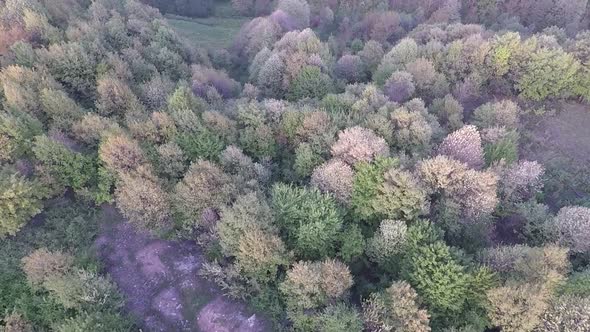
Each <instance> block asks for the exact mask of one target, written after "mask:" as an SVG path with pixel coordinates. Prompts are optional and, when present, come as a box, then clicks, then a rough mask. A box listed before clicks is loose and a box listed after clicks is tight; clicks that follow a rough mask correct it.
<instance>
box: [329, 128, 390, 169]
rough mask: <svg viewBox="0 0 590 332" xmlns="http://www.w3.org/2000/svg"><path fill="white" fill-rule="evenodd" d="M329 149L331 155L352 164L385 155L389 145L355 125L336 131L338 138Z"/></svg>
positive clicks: (370, 132) (387, 152)
mask: <svg viewBox="0 0 590 332" xmlns="http://www.w3.org/2000/svg"><path fill="white" fill-rule="evenodd" d="M331 151H332V156H333V157H336V158H340V159H342V160H343V161H344V162H346V163H347V164H349V165H351V166H354V165H355V164H357V163H359V162H361V161H364V162H370V161H372V160H373V159H375V158H376V157H387V156H388V155H389V146H387V142H385V140H384V139H383V138H381V137H379V136H377V135H375V134H374V133H373V132H372V131H371V130H369V129H366V128H362V127H358V126H357V127H352V128H347V129H345V130H343V131H341V132H340V133H338V140H337V141H336V142H335V143H334V144H333V145H332V148H331Z"/></svg>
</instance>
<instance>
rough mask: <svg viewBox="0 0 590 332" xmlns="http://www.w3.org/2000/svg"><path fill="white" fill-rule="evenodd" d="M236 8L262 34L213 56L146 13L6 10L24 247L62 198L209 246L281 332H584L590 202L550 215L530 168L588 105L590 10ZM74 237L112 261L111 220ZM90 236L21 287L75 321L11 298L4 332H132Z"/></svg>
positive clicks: (236, 288)
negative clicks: (540, 130) (94, 258)
mask: <svg viewBox="0 0 590 332" xmlns="http://www.w3.org/2000/svg"><path fill="white" fill-rule="evenodd" d="M146 2H148V3H149V4H151V5H153V6H154V7H156V8H159V9H160V11H162V12H164V13H181V14H183V15H194V16H206V15H209V13H210V11H211V8H212V3H211V2H207V1H192V0H191V1H175V2H170V1H167V2H165V1H164V2H163V1H146ZM232 6H233V7H234V8H235V10H237V11H238V12H240V13H241V14H243V15H254V16H257V17H255V18H253V19H252V20H250V21H249V22H247V23H246V24H245V25H244V26H243V27H242V28H241V29H240V31H239V33H238V34H237V35H236V38H235V41H234V43H233V45H232V46H231V47H229V48H228V49H227V50H222V51H219V52H206V51H203V50H199V49H195V48H194V47H193V46H192V45H189V44H187V43H185V42H184V41H183V40H181V39H180V38H179V37H178V36H177V35H176V33H175V32H174V31H173V30H172V29H171V28H170V27H169V26H168V25H167V24H166V21H165V19H164V18H163V16H162V15H161V14H160V13H159V12H158V10H156V9H154V8H152V7H149V6H146V5H144V4H142V3H139V2H137V1H135V0H125V1H119V2H117V1H110V0H96V1H92V2H91V3H89V2H85V1H81V2H79V1H71V0H60V1H52V2H49V1H46V0H28V1H20V0H10V1H5V2H3V3H2V4H0V54H2V59H1V61H0V237H1V238H2V239H3V240H2V241H10V243H11V244H12V243H18V242H19V241H21V240H20V238H19V237H20V236H21V235H20V234H29V230H28V228H29V226H27V224H29V223H30V221H31V219H32V218H34V217H35V216H36V215H38V214H40V213H41V212H43V211H44V209H45V208H46V207H47V206H50V205H51V204H54V203H53V202H55V201H54V200H49V199H53V198H63V197H66V198H68V199H71V200H72V201H74V202H76V204H81V205H83V206H84V207H85V208H86V209H90V210H91V209H93V208H94V207H96V206H98V205H101V204H103V203H107V204H114V205H115V206H116V207H117V208H118V209H119V210H120V212H121V213H122V215H123V216H124V217H125V218H126V220H127V221H128V222H129V223H130V224H131V225H133V226H134V227H136V228H139V229H142V230H144V231H148V232H151V233H152V234H153V235H154V236H166V237H168V238H171V237H172V238H179V239H183V240H190V241H195V242H197V243H198V244H199V245H200V246H202V247H203V250H204V252H205V253H206V254H207V257H208V258H210V259H211V261H210V262H207V263H205V264H204V265H203V268H202V269H201V271H200V272H199V273H200V274H202V275H204V276H206V277H210V278H211V279H213V280H214V281H216V282H217V283H218V284H220V285H221V286H222V287H223V288H224V289H225V290H226V291H227V293H228V294H229V295H231V296H234V297H236V298H240V299H245V300H248V301H249V302H250V303H252V304H253V305H255V306H257V307H258V308H259V309H261V310H263V311H265V312H267V313H269V316H271V317H272V318H273V319H274V321H275V323H276V324H279V325H282V326H281V328H286V329H294V330H298V331H431V330H433V331H484V330H486V329H490V330H491V329H501V330H502V331H536V330H547V331H560V330H567V329H571V327H572V326H575V327H576V328H581V329H584V327H583V326H585V325H584V324H585V323H586V322H587V317H586V316H587V311H588V310H587V306H588V303H587V302H588V299H589V298H590V291H589V290H590V287H589V286H588V283H589V282H588V280H590V278H588V275H587V274H588V273H586V272H579V271H585V270H587V269H588V261H589V260H588V257H589V256H588V254H589V252H590V247H589V245H588V243H590V241H589V240H590V212H588V211H589V210H588V208H587V207H585V206H586V205H588V204H587V202H584V201H582V202H576V203H573V202H569V203H568V204H567V205H563V204H557V203H556V202H554V201H552V200H550V199H546V198H547V197H548V195H549V194H551V193H552V190H553V189H556V186H554V185H553V186H544V184H545V180H546V179H547V178H548V177H552V178H555V177H556V176H555V174H554V173H552V170H551V169H550V168H549V166H548V165H542V164H541V162H539V161H534V160H526V159H525V158H524V156H525V154H523V153H522V151H523V147H524V144H523V143H528V142H529V139H528V138H529V136H530V135H528V133H527V127H528V126H529V125H530V123H531V122H536V121H537V118H536V117H539V116H544V115H540V113H542V112H538V111H539V110H542V108H543V107H544V106H545V104H546V105H559V103H561V102H566V101H567V102H574V101H576V102H586V101H588V99H590V89H589V88H588V86H590V84H589V82H590V74H589V73H590V70H589V68H588V63H589V61H590V51H589V50H590V48H589V47H588V45H590V33H588V32H587V31H580V28H581V27H582V26H583V24H584V22H585V20H587V18H584V15H585V14H583V13H584V12H585V2H584V1H565V0H563V1H553V2H552V1H528V2H527V1H511V0H509V1H503V2H494V1H487V2H482V1H471V0H463V1H457V0H441V1H421V0H420V1H405V0H403V1H390V2H387V1H381V0H375V1H363V2H360V1H346V2H334V1H314V2H311V3H308V2H307V1H305V0H280V1H277V2H276V3H271V2H270V1H265V0H256V1H249V0H235V1H232ZM554 8H558V9H559V10H554ZM505 12H510V13H512V14H511V15H512V16H510V17H508V16H506V15H504V14H503V13H505ZM586 16H587V15H586ZM521 154H522V155H521ZM557 190H559V188H557ZM582 200H583V199H582ZM575 204H578V205H575ZM562 205H563V206H562ZM49 210H51V207H49ZM65 213H66V214H68V213H70V214H72V215H73V214H75V213H74V212H72V211H69V212H68V211H66V212H65ZM50 219H51V218H50ZM57 219H59V220H61V221H59V222H58V221H51V220H53V219H51V220H50V222H55V223H56V224H58V225H62V226H63V223H65V222H66V221H64V220H67V222H68V224H67V225H68V227H65V226H64V227H54V230H53V231H52V232H57V231H56V230H55V229H61V228H63V229H67V230H68V232H69V230H70V229H71V230H72V232H74V233H75V234H77V235H78V236H80V238H83V239H84V240H85V241H86V242H87V243H91V236H93V234H95V233H96V229H87V228H86V227H91V226H92V225H93V224H92V223H89V224H84V223H82V222H80V220H83V219H81V218H78V217H76V218H67V216H66V217H64V218H56V219H55V220H57ZM94 226H96V225H94ZM70 227H71V228H70ZM43 229H44V230H45V231H47V232H50V230H47V229H45V228H43ZM68 234H70V233H68ZM72 234H73V233H72ZM71 236H72V235H71V234H70V235H68V236H62V235H59V234H53V233H51V235H50V237H55V238H56V240H55V241H57V243H58V244H55V243H54V242H53V240H52V241H49V240H47V239H46V240H47V241H48V242H47V241H45V240H44V241H41V240H39V241H38V242H34V243H35V246H34V248H33V247H32V248H28V249H27V250H26V252H24V251H19V252H18V255H17V256H15V257H18V259H19V260H20V259H21V258H23V260H22V263H21V262H17V263H15V262H14V261H12V262H10V264H7V265H6V266H9V267H10V269H7V270H9V271H10V276H9V277H7V278H6V280H8V282H4V280H5V279H4V277H3V276H2V278H1V279H2V281H3V282H2V283H0V284H7V285H12V284H15V285H18V286H19V287H21V288H18V289H19V290H18V292H19V293H18V294H21V295H22V294H25V293H26V294H28V295H26V296H28V297H27V299H29V297H30V296H33V295H31V294H38V295H40V296H44V297H47V298H50V299H51V301H53V302H52V303H53V305H55V307H56V308H58V309H55V310H61V311H60V312H62V314H63V315H62V316H63V317H62V316H60V319H56V318H48V317H45V316H43V317H40V315H41V314H40V313H39V312H43V310H45V307H43V308H44V309H43V310H41V309H40V307H39V306H40V304H39V303H37V302H35V303H34V304H31V307H30V308H33V309H30V308H29V309H27V308H25V307H23V306H22V305H16V306H12V305H8V304H5V303H9V302H10V303H13V302H14V303H16V302H15V297H16V295H13V294H15V293H12V292H10V293H3V292H1V291H0V309H1V311H2V313H3V314H4V312H5V313H6V317H5V318H4V319H3V320H2V325H4V327H5V329H21V330H27V329H30V328H33V329H39V330H44V329H48V328H49V327H51V328H55V327H56V326H57V327H58V328H57V329H58V330H62V331H69V330H83V331H92V330H96V329H97V326H102V327H101V328H102V329H103V330H104V329H106V330H113V331H117V330H129V325H128V323H127V321H126V319H125V318H124V317H123V316H121V315H120V313H119V311H118V310H119V308H120V306H121V299H120V298H119V297H118V295H116V291H115V288H114V285H113V284H112V283H111V282H110V281H109V280H108V278H106V277H105V276H103V275H101V274H99V273H97V272H96V271H95V270H94V269H91V268H89V267H88V266H85V265H83V264H80V262H79V259H77V258H76V257H74V256H76V255H75V254H76V252H75V250H74V249H77V248H80V245H79V244H78V243H77V240H75V239H77V237H74V239H72V238H70V237H71ZM27 243H28V242H27ZM70 245H71V246H72V248H74V249H72V251H65V249H64V248H68V246H70ZM17 247H18V246H16V245H14V246H13V245H10V246H5V247H2V248H0V254H2V255H3V254H4V253H11V252H10V250H13V249H14V248H17ZM14 250H16V249H14ZM0 256H1V255H0ZM1 258H2V257H0V259H1ZM0 265H1V264H0ZM1 266H4V265H1ZM572 271H578V272H575V273H572ZM5 294H10V295H5ZM21 295H19V296H21ZM22 296H25V295H22ZM34 296H37V295H34ZM9 300H10V301H9ZM359 300H360V302H359ZM18 303H25V302H18ZM26 303H28V302H26ZM52 310H53V309H52ZM51 312H53V311H51ZM48 316H49V315H48ZM62 318H63V319H62ZM100 324H103V325H100ZM105 324H106V325H105ZM108 324H113V325H112V326H111V325H108ZM105 326H106V327H105ZM277 329H279V328H278V327H277Z"/></svg>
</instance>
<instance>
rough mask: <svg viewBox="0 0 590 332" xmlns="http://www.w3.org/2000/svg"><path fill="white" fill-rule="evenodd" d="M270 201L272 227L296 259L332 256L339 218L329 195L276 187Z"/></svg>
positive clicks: (340, 218) (302, 189)
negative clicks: (272, 216) (273, 222)
mask: <svg viewBox="0 0 590 332" xmlns="http://www.w3.org/2000/svg"><path fill="white" fill-rule="evenodd" d="M271 201H272V204H271V207H272V210H273V211H274V214H275V218H276V224H277V225H278V226H279V228H280V231H281V234H284V237H285V239H286V242H287V245H289V246H290V247H291V248H293V249H294V250H295V253H296V255H297V257H301V258H306V259H317V258H322V257H329V256H331V255H332V254H333V253H334V252H335V249H336V248H335V246H336V244H337V241H338V234H339V233H340V231H341V229H342V216H341V213H340V210H339V208H338V206H337V204H336V200H335V199H334V198H333V197H332V196H331V195H329V194H322V193H321V192H320V191H319V190H317V189H315V188H314V189H311V188H303V187H295V186H290V185H287V184H282V183H278V184H275V185H274V187H273V188H272V191H271Z"/></svg>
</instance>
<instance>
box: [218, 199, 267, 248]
mask: <svg viewBox="0 0 590 332" xmlns="http://www.w3.org/2000/svg"><path fill="white" fill-rule="evenodd" d="M219 216H220V220H219V222H218V223H217V225H216V231H217V235H218V236H219V244H220V245H221V249H222V251H223V252H224V253H225V254H226V255H228V256H235V255H236V254H237V252H238V250H239V244H240V239H241V238H242V237H243V236H244V233H245V232H246V231H248V230H251V229H257V230H258V231H263V232H267V233H271V234H275V233H276V228H275V226H274V217H273V215H272V211H271V209H270V207H269V206H268V203H267V202H266V201H265V200H264V199H263V198H262V197H260V195H257V194H255V193H249V194H246V195H241V196H238V197H237V198H236V200H235V202H234V203H233V204H232V205H231V206H224V207H222V208H221V209H220V212H219Z"/></svg>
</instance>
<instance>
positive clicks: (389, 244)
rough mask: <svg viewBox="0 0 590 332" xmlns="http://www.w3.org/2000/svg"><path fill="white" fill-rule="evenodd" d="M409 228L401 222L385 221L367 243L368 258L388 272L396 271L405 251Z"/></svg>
mask: <svg viewBox="0 0 590 332" xmlns="http://www.w3.org/2000/svg"><path fill="white" fill-rule="evenodd" d="M407 231H408V228H407V226H406V223H405V222H403V221H399V220H383V221H382V222H381V225H379V229H378V230H377V231H376V232H375V234H374V235H373V237H372V238H371V239H370V240H369V241H368V243H367V250H366V251H367V256H368V257H369V259H370V260H371V261H373V262H375V263H377V264H378V265H379V266H380V267H381V268H382V269H384V270H386V271H395V270H396V268H397V266H396V265H397V263H399V261H398V259H399V258H401V257H400V256H399V255H400V254H401V253H402V251H403V250H404V249H405V244H406V237H407Z"/></svg>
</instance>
